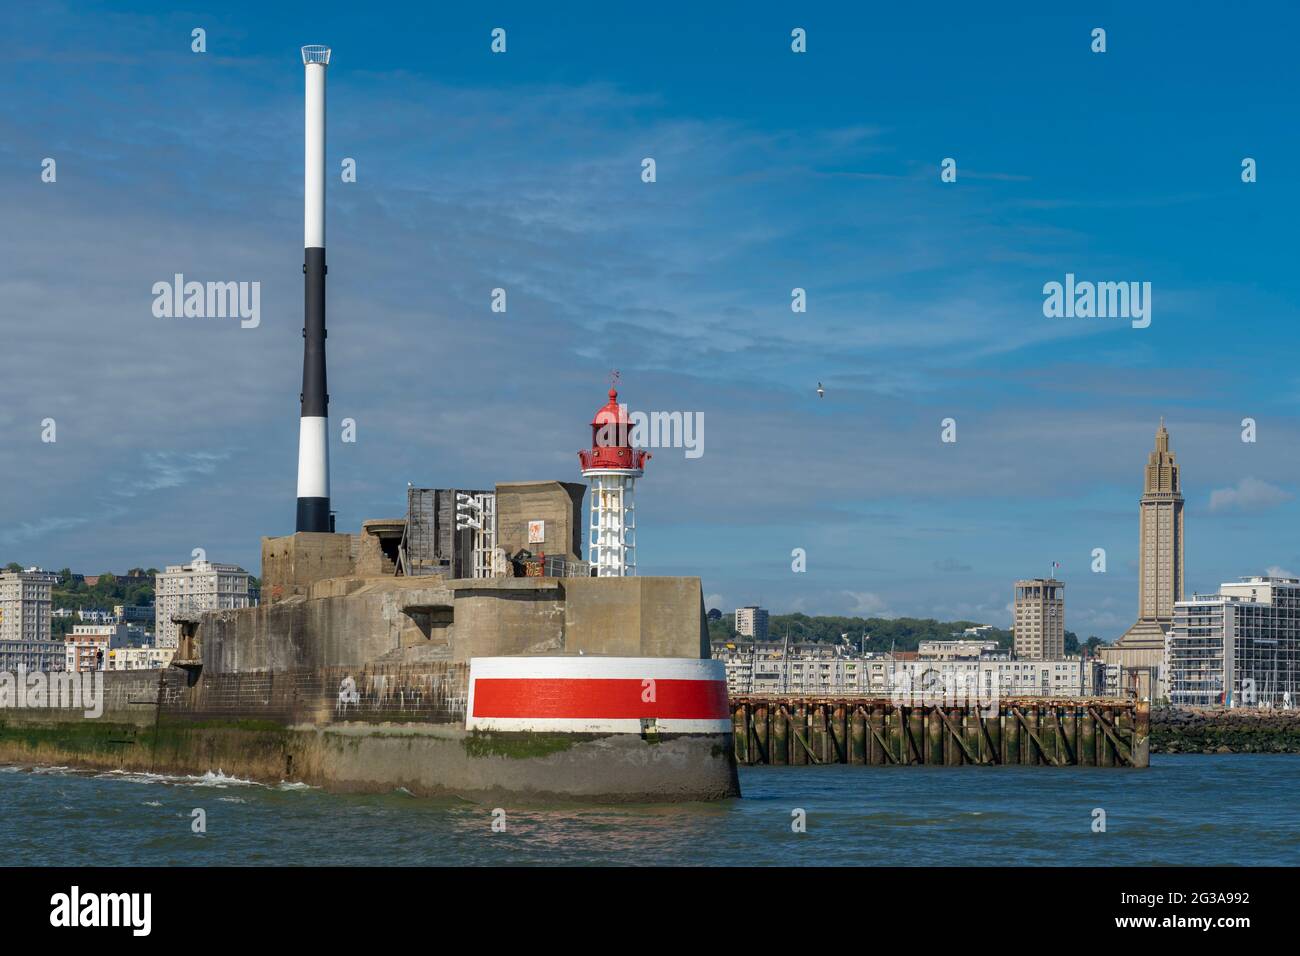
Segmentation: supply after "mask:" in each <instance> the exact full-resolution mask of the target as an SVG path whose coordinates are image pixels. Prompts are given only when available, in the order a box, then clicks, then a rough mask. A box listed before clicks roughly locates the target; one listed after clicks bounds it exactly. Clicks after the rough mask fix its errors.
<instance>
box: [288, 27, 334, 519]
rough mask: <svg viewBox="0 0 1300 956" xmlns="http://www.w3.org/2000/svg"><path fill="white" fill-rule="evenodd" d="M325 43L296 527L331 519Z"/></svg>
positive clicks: (311, 122)
mask: <svg viewBox="0 0 1300 956" xmlns="http://www.w3.org/2000/svg"><path fill="white" fill-rule="evenodd" d="M329 62H330V49H329V47H327V46H305V47H303V48H302V63H303V68H304V69H305V70H306V73H307V109H306V120H307V121H306V125H305V137H304V140H305V149H304V162H303V172H304V189H303V264H302V272H303V278H304V282H305V291H304V297H303V298H304V309H303V311H304V318H303V326H302V394H301V395H300V396H299V399H300V401H301V403H302V415H301V416H300V418H299V420H298V520H297V526H296V530H298V531H333V530H334V529H333V527H332V523H331V521H330V459H329V412H328V410H327V409H328V407H329V400H330V397H329V391H328V389H327V388H326V385H325V68H326V67H328V66H329Z"/></svg>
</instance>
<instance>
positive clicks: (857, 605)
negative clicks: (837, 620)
mask: <svg viewBox="0 0 1300 956" xmlns="http://www.w3.org/2000/svg"><path fill="white" fill-rule="evenodd" d="M844 593H845V594H846V595H848V597H849V599H850V600H851V601H852V604H851V605H850V606H849V613H850V614H869V615H871V616H872V617H893V616H894V615H892V614H891V613H890V612H889V608H888V606H887V605H886V604H885V599H884V598H882V597H881V596H880V595H879V594H875V593H874V592H872V591H845V592H844Z"/></svg>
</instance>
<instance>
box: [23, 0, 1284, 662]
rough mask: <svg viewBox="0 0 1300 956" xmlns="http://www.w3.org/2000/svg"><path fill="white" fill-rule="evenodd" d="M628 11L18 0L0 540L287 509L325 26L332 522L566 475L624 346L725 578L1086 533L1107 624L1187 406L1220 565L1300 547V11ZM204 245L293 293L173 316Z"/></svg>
mask: <svg viewBox="0 0 1300 956" xmlns="http://www.w3.org/2000/svg"><path fill="white" fill-rule="evenodd" d="M611 6H612V5H608V4H604V5H598V4H592V5H563V6H562V7H559V8H551V7H548V8H545V9H542V8H539V7H537V5H535V4H495V5H486V6H483V5H474V6H473V7H471V6H470V5H465V6H464V7H461V8H457V9H444V8H443V5H412V6H411V7H410V8H409V9H407V10H405V11H402V12H394V11H396V10H399V9H400V8H399V7H396V6H390V7H386V8H385V13H384V15H383V16H372V15H370V14H369V13H368V12H367V11H366V10H365V9H364V8H360V7H357V6H356V5H355V4H346V5H343V4H340V5H331V4H325V3H321V4H311V5H306V4H241V3H223V4H220V5H213V6H211V7H208V8H203V7H193V8H190V9H187V10H183V11H179V12H177V11H167V12H160V11H158V10H156V9H154V8H151V7H148V6H139V5H135V4H129V3H128V4H112V5H96V4H77V5H76V6H75V7H73V6H61V5H52V4H34V5H30V6H23V7H21V8H19V7H18V6H16V5H9V6H7V7H5V8H4V10H3V12H0V54H2V55H0V78H2V79H3V83H4V86H5V88H6V89H8V90H9V91H10V94H9V95H8V96H6V97H4V98H3V101H2V102H0V208H2V209H3V212H4V216H3V218H4V223H5V228H4V229H3V230H0V332H2V333H3V341H4V347H3V348H2V349H0V438H3V442H4V444H3V454H0V481H2V482H3V485H4V488H5V494H4V495H3V496H2V497H0V560H4V561H8V560H17V561H21V562H23V563H40V564H44V565H47V566H54V567H63V566H64V565H70V566H72V567H74V568H77V569H81V570H85V571H87V572H92V573H93V572H97V571H100V570H107V569H117V570H121V569H125V568H126V567H129V566H134V565H146V566H147V565H159V566H161V565H162V564H164V563H168V562H176V561H180V560H183V559H185V558H187V557H188V555H189V553H190V551H191V550H192V549H193V548H195V547H203V548H205V549H206V551H207V552H208V554H209V556H211V557H213V558H216V559H220V560H230V561H237V562H239V563H242V564H243V565H245V566H246V567H249V568H250V569H255V568H256V567H257V564H258V553H259V545H258V538H259V536H261V535H269V534H282V533H286V532H288V531H291V530H292V521H293V513H294V484H295V467H296V443H297V418H298V403H297V399H298V389H299V384H300V373H301V332H300V330H301V325H302V279H301V266H300V263H301V245H302V67H301V61H300V59H299V55H298V47H299V46H300V45H302V44H304V43H326V44H329V45H331V46H332V47H333V48H334V59H333V61H332V65H331V66H330V73H329V143H328V151H327V156H328V165H327V169H331V170H337V169H338V168H339V163H340V161H341V160H342V158H343V157H352V158H354V159H355V160H356V162H357V171H358V181H357V182H356V183H349V184H343V183H342V182H340V180H339V178H338V176H337V174H334V175H332V176H331V177H330V178H329V180H328V197H327V201H328V217H329V218H328V228H329V238H328V247H329V262H330V278H329V313H328V322H329V328H330V338H329V349H330V354H329V360H330V393H331V408H330V411H331V416H332V419H333V422H334V426H335V441H334V444H333V446H332V449H331V454H332V456H333V460H332V471H333V498H334V504H335V507H336V508H337V510H338V512H339V521H340V525H341V527H342V528H345V529H352V528H355V527H356V526H357V525H358V524H359V522H360V521H361V520H363V519H365V518H369V517H388V516H394V515H398V514H400V513H401V511H402V509H403V506H404V493H403V492H404V488H405V486H406V482H408V481H411V482H414V483H415V484H417V485H436V486H447V485H461V486H477V485H482V484H487V483H491V482H494V481H497V480H520V479H533V478H559V479H568V480H577V479H578V476H577V462H576V457H575V455H574V452H575V451H576V450H577V449H578V448H579V447H581V446H582V444H583V443H584V441H585V440H586V439H587V437H588V435H587V429H586V427H585V424H586V422H588V421H589V420H590V416H591V413H592V412H593V411H594V410H595V408H596V407H597V406H598V405H599V404H600V403H601V402H602V400H603V397H604V390H605V388H606V381H607V376H608V373H609V370H610V369H611V368H618V369H619V370H620V371H621V373H622V379H623V397H624V398H625V399H626V400H627V401H628V403H629V405H630V406H631V407H632V408H633V409H643V410H647V411H648V410H665V411H672V410H681V411H687V412H700V413H703V415H704V420H705V423H706V425H705V454H704V455H703V456H702V457H700V458H698V459H687V458H686V457H685V456H684V454H683V453H682V452H681V451H672V450H669V449H663V450H660V451H658V452H657V453H656V454H655V457H654V459H653V461H652V463H651V466H650V469H649V471H648V474H647V476H646V478H645V479H644V481H643V482H642V484H641V487H640V489H639V496H638V511H639V515H640V517H639V521H640V528H639V537H638V545H639V548H638V551H639V562H640V568H641V571H642V573H648V574H698V575H700V576H701V578H702V579H703V584H704V591H705V594H706V595H707V596H708V600H709V603H710V604H711V605H717V606H720V607H723V608H731V607H734V606H736V605H738V604H745V603H752V602H761V603H762V604H764V605H765V606H768V607H770V608H771V609H772V610H773V611H776V612H781V611H789V610H801V611H805V612H807V613H863V614H892V615H897V614H908V615H920V616H936V617H940V618H959V617H960V618H970V619H975V620H981V621H988V622H990V623H995V624H998V625H1001V626H1006V625H1007V624H1008V623H1009V616H1008V614H1007V610H1006V606H1007V604H1008V602H1009V601H1010V595H1011V588H1012V582H1013V580H1014V579H1015V578H1017V577H1023V576H1035V575H1040V574H1043V573H1046V571H1047V570H1048V566H1049V562H1051V561H1053V560H1056V561H1060V562H1061V564H1062V565H1063V569H1062V575H1063V577H1064V579H1065V581H1066V584H1067V592H1066V593H1067V610H1066V619H1067V626H1068V627H1069V628H1070V629H1071V630H1075V631H1077V632H1079V633H1080V634H1082V635H1088V634H1094V633H1095V634H1097V635H1098V636H1101V637H1103V638H1105V639H1112V638H1114V637H1116V636H1118V635H1119V634H1120V633H1121V632H1122V631H1123V629H1124V628H1125V627H1126V626H1127V625H1128V624H1129V623H1131V621H1132V619H1133V617H1134V615H1135V613H1136V574H1135V572H1136V558H1137V507H1136V505H1137V499H1138V497H1139V495H1140V492H1141V469H1142V465H1143V464H1144V462H1145V456H1146V454H1147V452H1148V451H1149V449H1150V448H1151V445H1152V438H1153V434H1154V431H1155V427H1156V424H1157V421H1158V419H1159V417H1160V416H1161V415H1164V416H1165V417H1166V419H1167V421H1168V427H1169V430H1170V434H1171V437H1172V445H1173V448H1174V451H1175V452H1176V453H1177V455H1178V460H1179V463H1180V464H1181V465H1182V467H1183V479H1184V486H1185V494H1186V496H1187V510H1186V525H1187V564H1188V569H1187V583H1188V587H1189V589H1198V590H1202V591H1204V590H1212V589H1213V588H1214V587H1215V586H1216V585H1217V584H1218V583H1219V582H1220V581H1222V580H1229V579H1232V578H1235V577H1237V576H1240V575H1243V574H1252V573H1263V572H1264V571H1265V570H1266V569H1268V568H1280V569H1285V570H1291V571H1296V570H1300V542H1298V541H1297V539H1296V534H1295V529H1296V527H1297V520H1296V519H1297V516H1298V513H1300V504H1298V503H1297V500H1296V498H1295V497H1294V494H1295V484H1296V482H1295V475H1296V472H1297V465H1298V464H1300V453H1298V452H1297V447H1298V445H1297V441H1296V439H1297V433H1298V432H1300V422H1298V421H1297V417H1296V411H1295V407H1296V402H1297V399H1300V372H1297V363H1296V358H1297V349H1296V344H1295V343H1296V338H1295V333H1294V327H1295V322H1296V318H1297V315H1296V311H1297V310H1296V307H1295V305H1294V303H1295V302H1296V301H1297V295H1296V293H1297V288H1296V286H1297V282H1298V281H1300V280H1297V277H1296V271H1295V269H1294V268H1293V265H1292V259H1293V258H1294V248H1293V247H1294V242H1293V228H1292V226H1293V222H1294V219H1295V212H1296V208H1297V190H1296V187H1295V185H1294V183H1295V180H1296V174H1297V168H1296V166H1297V160H1296V157H1297V156H1300V144H1297V142H1296V138H1297V135H1296V131H1295V124H1294V123H1293V122H1291V117H1293V116H1294V113H1295V105H1296V104H1295V92H1294V83H1293V77H1292V75H1291V70H1290V68H1289V65H1290V64H1291V63H1292V62H1293V59H1294V58H1293V55H1292V52H1293V51H1292V49H1291V44H1292V41H1291V39H1290V38H1291V36H1292V35H1293V34H1294V32H1295V29H1296V27H1297V25H1300V24H1297V20H1298V19H1300V18H1298V17H1297V15H1296V13H1295V12H1294V11H1292V10H1290V9H1288V8H1287V7H1286V6H1285V5H1282V4H1278V5H1275V6H1272V7H1270V6H1268V5H1265V6H1263V7H1256V8H1252V10H1251V12H1250V14H1249V15H1246V14H1244V13H1239V12H1235V11H1233V10H1228V9H1225V8H1223V7H1222V6H1221V5H1211V4H1197V3H1190V4H1189V3H1182V4H1177V5H1173V4H1152V5H1143V9H1134V8H1133V5H1128V4H1090V5H1082V4H1081V5H1071V10H1070V11H1069V12H1066V13H1060V14H1049V13H1045V12H1043V11H1042V9H1041V7H1042V5H1041V4H1023V5H1009V6H1006V7H1005V8H1004V9H1000V10H995V11H988V10H983V9H974V8H971V7H970V6H969V5H964V4H937V5H935V4H930V5H924V6H918V7H916V8H915V9H910V8H907V9H875V8H872V7H867V6H861V5H859V6H858V8H857V9H841V5H834V6H832V5H825V6H818V7H816V8H815V9H813V10H812V11H811V12H809V11H806V10H805V9H804V5H776V4H758V5H755V4H745V5H734V6H732V5H726V6H720V7H718V8H717V9H714V8H713V7H712V6H711V5H710V6H706V5H700V4H692V5H674V4H654V5H650V6H646V7H641V8H632V7H631V6H630V5H618V7H619V8H620V9H612V8H611ZM624 6H627V9H626V10H623V9H621V8H622V7H624ZM842 6H843V7H848V6H849V5H842ZM895 6H903V7H907V6H908V5H895ZM195 27H202V28H203V29H205V30H206V31H207V52H206V53H204V54H195V53H192V52H191V50H190V31H191V30H192V29H193V28H195ZM494 27H503V28H505V29H506V31H507V52H506V53H505V54H504V55H493V54H492V53H491V52H490V50H489V43H490V31H491V30H492V29H493V28H494ZM794 27H803V28H804V29H806V30H807V35H808V52H807V53H806V54H802V55H797V54H794V53H792V52H791V51H790V31H791V29H792V28H794ZM1094 27H1103V28H1105V29H1106V30H1107V52H1106V53H1104V54H1094V53H1092V52H1091V51H1090V42H1091V41H1090V33H1091V30H1092V29H1093V28H1094ZM647 156H650V157H654V158H655V160H656V164H657V182H655V183H653V184H646V183H643V182H642V181H641V179H640V171H641V160H642V159H643V158H644V157H647ZM44 157H53V158H55V159H56V161H57V163H58V167H57V168H58V181H57V182H56V183H42V182H41V179H40V164H41V160H42V159H43V158H44ZM945 157H953V158H954V159H956V161H957V164H958V165H957V169H958V179H957V182H955V183H942V182H941V181H940V176H939V164H940V161H941V160H942V159H943V158H945ZM1244 157H1252V158H1254V159H1256V161H1257V163H1258V177H1259V178H1258V182H1256V183H1253V184H1245V183H1242V181H1241V176H1240V171H1241V161H1242V159H1243V158H1244ZM177 272H182V273H184V274H185V275H186V276H187V278H194V279H199V280H221V281H230V280H244V281H258V282H260V283H261V288H262V301H261V307H262V322H261V325H260V326H259V327H258V328H257V329H240V328H239V325H238V323H237V322H230V321H222V320H191V321H188V322H187V321H183V320H169V319H158V318H155V317H154V316H153V314H152V312H151V308H150V307H151V303H152V296H151V294H150V289H151V286H152V284H153V283H154V282H157V281H160V280H169V279H170V277H171V276H172V275H173V274H174V273H177ZM1067 272H1069V273H1074V274H1076V275H1077V276H1078V277H1079V278H1080V279H1091V280H1094V281H1145V282H1150V283H1151V284H1152V288H1153V312H1152V323H1151V326H1150V327H1149V328H1146V329H1133V328H1131V327H1130V325H1129V323H1128V322H1125V321H1122V320H1114V319H1064V318H1061V319H1048V318H1045V317H1044V315H1043V311H1042V303H1043V295H1042V287H1043V284H1044V283H1045V282H1049V281H1054V280H1055V281H1061V280H1063V278H1064V276H1065V274H1066V273H1067ZM498 286H500V287H505V288H506V289H507V290H508V295H509V299H508V301H509V310H508V312H507V313H506V314H505V315H501V314H494V313H492V312H491V311H490V309H489V303H490V299H489V296H490V290H491V289H492V288H494V287H498ZM794 287H802V288H805V289H807V292H808V302H809V305H808V311H807V313H805V314H795V313H792V312H791V310H790V290H791V289H792V288H794ZM819 381H820V382H823V383H824V384H825V386H826V395H825V398H822V399H818V397H817V395H816V392H815V388H816V385H817V383H818V382H819ZM1247 416H1249V417H1253V418H1254V419H1256V421H1257V423H1258V434H1259V437H1258V441H1257V442H1255V443H1253V444H1246V443H1243V442H1242V441H1241V440H1240V432H1241V426H1240V422H1241V419H1242V418H1244V417H1247ZM47 417H49V418H54V419H55V421H56V422H57V427H58V433H57V434H58V440H57V441H56V442H54V443H52V444H51V443H43V442H41V440H40V435H41V427H40V422H41V421H42V420H43V419H45V418H47ZM344 417H351V418H354V419H355V420H356V422H357V438H358V440H357V442H356V443H355V444H346V445H345V444H342V443H341V442H340V441H339V440H338V422H339V421H340V420H341V419H342V418H344ZM948 417H951V418H955V419H956V420H957V423H958V426H957V428H958V440H957V442H956V443H955V444H944V443H941V442H940V440H939V433H940V422H941V420H942V419H944V418H948ZM1216 491H1217V492H1219V495H1218V496H1217V497H1215V498H1214V499H1213V500H1214V502H1215V504H1214V506H1213V507H1212V506H1211V501H1212V496H1213V495H1214V493H1215V492H1216ZM1225 491H1233V492H1236V493H1235V494H1224V492H1225ZM1097 547H1102V548H1105V549H1106V551H1107V557H1108V568H1107V572H1106V573H1105V574H1093V573H1091V572H1090V571H1089V561H1090V553H1091V551H1092V549H1093V548H1097ZM793 548H804V549H805V550H806V552H807V556H808V570H807V572H806V573H802V574H795V573H793V572H792V571H791V558H790V553H791V550H792V549H793Z"/></svg>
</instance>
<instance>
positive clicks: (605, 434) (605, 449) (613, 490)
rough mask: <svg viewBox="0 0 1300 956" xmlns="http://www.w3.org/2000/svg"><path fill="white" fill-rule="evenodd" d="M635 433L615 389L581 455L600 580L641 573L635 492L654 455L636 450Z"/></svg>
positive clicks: (591, 549) (590, 541) (590, 538)
mask: <svg viewBox="0 0 1300 956" xmlns="http://www.w3.org/2000/svg"><path fill="white" fill-rule="evenodd" d="M630 432H631V428H630V427H629V425H628V421H627V406H625V405H620V404H619V403H618V389H616V388H611V389H610V390H609V403H608V404H607V405H604V406H603V407H602V408H601V409H600V410H599V411H598V412H596V417H595V418H593V419H592V421H591V448H589V449H587V450H586V451H580V452H578V460H579V461H580V462H581V463H582V477H584V478H586V479H587V480H588V481H589V482H590V483H591V495H590V498H591V503H590V505H589V506H588V507H589V509H590V513H589V519H590V520H589V530H588V535H589V536H588V539H587V544H588V552H589V554H590V557H591V563H592V565H593V566H594V567H595V569H596V576H597V577H601V578H621V577H631V576H632V575H635V574H636V502H635V498H634V493H635V491H636V480H637V479H638V478H640V477H641V476H642V475H643V474H645V463H646V462H647V461H649V460H650V454H649V453H648V452H645V451H641V450H640V449H637V448H633V447H632V442H631V438H630Z"/></svg>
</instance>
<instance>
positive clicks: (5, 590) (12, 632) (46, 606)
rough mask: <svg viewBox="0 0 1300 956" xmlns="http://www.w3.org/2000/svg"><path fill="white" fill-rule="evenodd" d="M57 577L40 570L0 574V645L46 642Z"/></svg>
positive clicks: (48, 634)
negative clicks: (14, 642) (18, 642)
mask: <svg viewBox="0 0 1300 956" xmlns="http://www.w3.org/2000/svg"><path fill="white" fill-rule="evenodd" d="M58 580H59V576H58V575H57V574H51V573H49V572H47V571H44V570H42V569H41V568H28V569H27V570H25V571H4V572H0V641H48V640H50V637H51V631H50V623H51V620H52V617H51V612H52V608H51V603H52V600H53V592H54V585H55V584H56V583H57V582H58Z"/></svg>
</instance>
